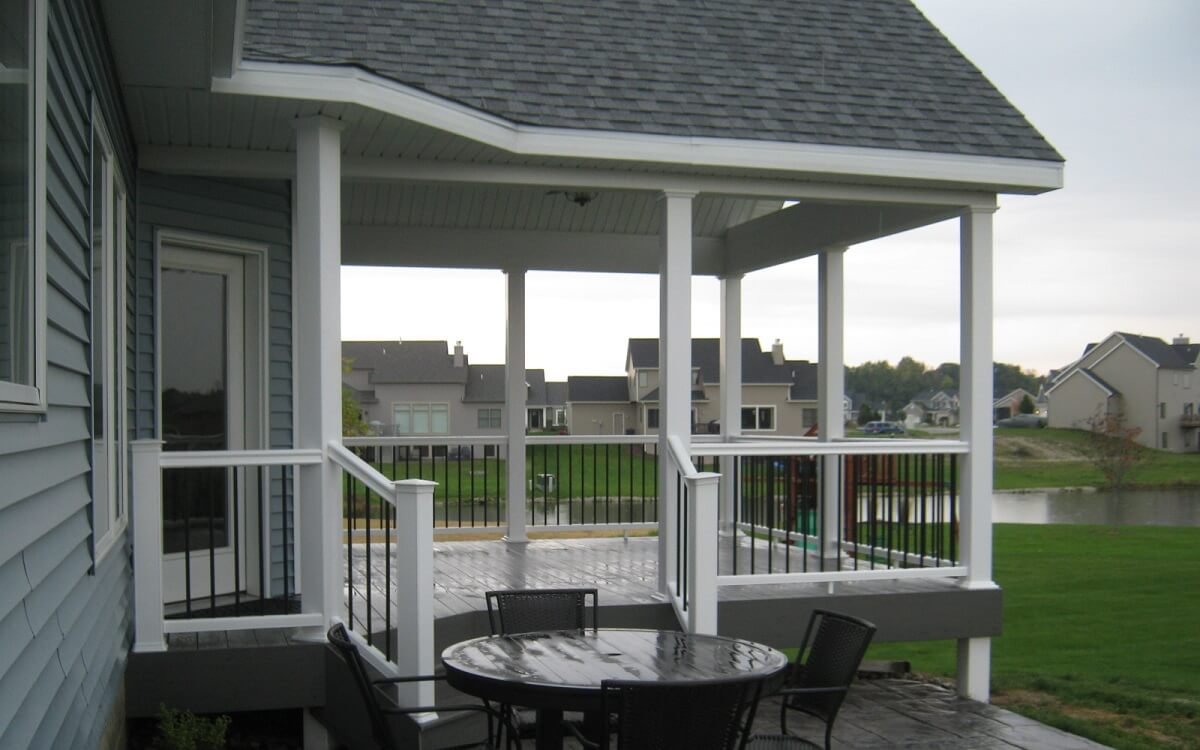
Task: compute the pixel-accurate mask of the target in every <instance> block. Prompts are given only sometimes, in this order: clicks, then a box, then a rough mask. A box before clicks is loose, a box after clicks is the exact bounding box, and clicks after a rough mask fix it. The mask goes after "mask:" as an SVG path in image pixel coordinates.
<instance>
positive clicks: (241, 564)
mask: <svg viewBox="0 0 1200 750" xmlns="http://www.w3.org/2000/svg"><path fill="white" fill-rule="evenodd" d="M132 457H133V458H132V466H131V472H132V490H133V497H134V498H135V502H134V517H133V547H134V556H133V566H134V613H135V614H134V623H135V640H134V647H133V648H134V650H135V651H139V652H140V651H164V650H166V647H167V646H166V639H165V635H166V634H170V633H202V632H210V631H217V630H261V629H268V628H299V627H314V626H320V625H322V624H323V620H322V614H321V613H319V612H317V613H303V614H289V613H285V614H253V611H254V609H255V606H254V605H255V603H258V604H262V603H263V602H264V600H265V598H267V597H269V596H270V591H269V590H268V589H269V588H270V584H269V583H267V584H263V583H261V581H262V580H263V578H264V577H267V574H266V569H267V568H268V567H269V550H270V547H271V544H272V540H271V535H270V524H269V523H266V522H264V521H263V520H261V519H262V518H263V517H264V516H267V517H269V514H270V512H271V506H270V504H271V501H272V497H273V491H272V487H271V478H270V477H269V475H267V476H265V477H264V475H263V472H262V471H261V469H263V468H268V467H281V468H283V469H290V471H288V472H287V474H285V475H283V476H282V477H281V479H280V485H281V487H282V490H283V492H284V493H285V494H284V497H283V498H282V502H281V503H280V505H281V512H283V513H284V514H285V517H286V506H287V503H286V496H287V492H288V490H287V485H288V483H289V482H294V481H295V480H296V474H297V473H298V472H297V469H298V467H300V466H306V465H312V464H319V463H321V462H322V461H323V460H324V459H323V456H322V455H321V451H319V450H252V451H189V452H164V451H163V450H162V443H161V442H159V441H157V440H139V441H135V442H134V443H133V445H132ZM184 469H193V470H195V469H225V470H227V471H226V472H225V474H224V475H223V476H222V478H221V479H220V481H221V482H222V483H225V484H226V487H227V490H226V491H227V493H228V494H227V495H224V496H223V497H224V498H226V499H227V501H228V504H227V508H228V511H229V512H231V514H230V515H227V516H226V518H225V521H224V523H225V529H224V532H223V534H224V538H225V540H226V541H227V542H228V544H227V545H222V548H221V550H220V551H219V550H218V548H217V547H216V546H215V539H216V537H215V536H214V535H213V534H212V533H211V531H209V533H208V535H207V539H208V542H209V543H208V545H207V546H206V547H204V548H197V549H196V550H194V551H193V550H190V549H188V548H187V547H185V551H184V552H182V553H172V554H170V555H167V554H165V552H164V548H163V472H164V471H170V470H184ZM249 469H259V471H258V472H257V474H258V476H257V481H254V477H250V476H247V474H248V473H249V472H248V471H247V470H249ZM292 496H293V497H294V496H295V495H294V493H292ZM255 506H256V507H255ZM251 510H253V511H254V512H253V513H251ZM183 513H184V515H185V518H186V517H187V515H188V513H189V509H186V508H185V509H184V511H183ZM290 520H291V524H290V525H291V528H295V519H294V516H293V518H292V519H290ZM252 521H253V522H252ZM247 527H249V529H247ZM184 537H185V538H188V537H190V533H189V532H187V531H185V532H184ZM281 543H282V544H283V545H284V546H285V547H287V540H282V541H281ZM226 547H227V548H228V550H227V551H225V548H226ZM287 549H288V550H289V551H290V552H291V555H292V558H291V559H292V561H293V562H294V563H295V564H294V576H295V578H294V580H295V583H294V588H292V591H293V592H294V591H298V588H299V585H300V581H299V570H300V565H299V561H298V559H297V557H298V555H299V554H300V547H299V545H294V546H291V547H287ZM251 552H253V556H251V555H250V553H251ZM218 554H221V555H222V556H223V558H232V565H231V566H230V565H229V564H228V560H226V561H225V562H223V566H224V567H229V570H230V572H229V573H228V575H229V576H231V577H232V583H231V584H227V585H225V588H229V589H230V593H229V594H225V593H221V594H219V595H218V593H217V592H218V588H220V587H221V586H222V584H219V583H218V582H217V580H216V578H217V576H218V575H224V574H218V573H217V556H218ZM193 557H195V558H196V559H195V560H194V561H193ZM254 563H257V575H252V576H247V575H246V574H245V573H244V572H243V568H246V567H248V566H251V565H252V564H254ZM168 564H170V565H172V566H174V567H173V568H172V569H171V572H172V574H171V575H170V576H169V578H170V582H171V583H172V589H174V588H176V586H175V584H174V581H176V580H180V579H181V580H182V581H183V583H182V585H183V588H184V590H185V592H188V593H186V594H185V596H184V600H185V607H186V608H187V609H190V608H191V607H192V606H193V605H194V604H195V605H201V606H200V608H199V609H198V612H199V613H201V614H203V613H205V612H208V613H209V616H197V617H188V618H175V617H172V618H168V617H167V616H166V611H165V609H164V604H163V602H164V588H165V587H164V573H165V572H166V569H167V567H168ZM193 565H195V566H197V567H201V566H207V568H208V571H209V579H208V580H207V581H203V570H201V571H200V574H199V576H197V575H194V574H193V570H192V566H193ZM175 568H182V570H183V574H182V576H180V575H178V574H177V573H176V572H175ZM289 572H292V571H288V570H285V571H284V572H283V575H284V581H285V584H284V585H285V591H286V589H287V587H288V586H289V585H290V584H289V583H288V575H289ZM251 578H258V579H259V581H260V583H258V585H257V586H254V585H253V584H254V581H252V580H250V579H251ZM193 583H195V584H196V585H197V587H198V588H203V586H204V585H206V586H207V590H206V593H204V594H202V595H200V596H196V597H193V596H191V595H190V592H191V587H192V586H193ZM250 589H257V590H253V591H251V590H250ZM167 593H168V594H169V596H171V598H173V599H174V598H178V597H179V593H178V592H177V591H174V590H171V591H168V592H167ZM243 596H245V597H247V598H245V599H243ZM230 598H232V600H233V609H234V611H235V612H239V610H241V609H242V608H243V607H244V608H245V613H244V614H242V613H241V612H239V613H238V615H237V616H233V617H228V616H219V615H216V614H215V612H216V611H220V610H218V608H217V607H215V606H213V605H215V604H216V603H217V602H218V601H220V602H221V604H222V605H224V606H222V607H221V608H220V609H221V610H224V609H229V606H228V601H229V600H230ZM286 598H287V597H286V595H285V599H286ZM204 604H207V605H208V607H207V609H205V608H203V606H202V605H204ZM260 611H261V610H260Z"/></svg>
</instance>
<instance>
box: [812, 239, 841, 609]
mask: <svg viewBox="0 0 1200 750" xmlns="http://www.w3.org/2000/svg"><path fill="white" fill-rule="evenodd" d="M845 260H846V248H844V247H837V248H829V249H827V250H823V251H822V252H821V254H820V256H819V257H818V259H817V274H818V285H819V287H820V288H819V291H818V312H817V325H818V333H817V439H818V440H820V441H821V442H823V443H832V442H835V441H837V440H841V439H842V438H843V437H845V436H846V414H845V406H844V403H843V394H845V392H846V365H845V362H846V346H845V338H846V316H845V278H846V277H845V271H844V269H845ZM821 462H822V463H821V537H822V539H823V540H824V542H823V544H822V545H821V567H822V569H824V570H838V569H839V568H840V566H841V549H840V548H839V545H838V539H839V537H840V536H841V535H840V534H839V529H838V518H839V513H838V504H839V503H840V502H842V498H841V496H840V491H839V490H840V488H841V486H842V484H841V482H839V481H838V479H839V475H840V473H841V466H840V464H841V462H840V460H839V457H838V456H834V455H829V456H824V457H822V459H821ZM831 588H832V585H831Z"/></svg>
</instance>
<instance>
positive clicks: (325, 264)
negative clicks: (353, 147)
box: [293, 116, 343, 638]
mask: <svg viewBox="0 0 1200 750" xmlns="http://www.w3.org/2000/svg"><path fill="white" fill-rule="evenodd" d="M341 129H342V126H341V123H340V122H338V121H337V120H334V119H331V118H328V117H323V116H315V117H307V118H304V119H301V120H297V121H296V186H295V189H296V205H295V208H294V209H293V216H294V218H293V220H294V222H295V237H296V239H295V248H294V250H293V253H294V255H293V263H294V268H295V277H296V299H297V300H299V304H297V305H296V307H295V325H296V331H297V336H296V389H297V396H298V398H297V402H298V403H300V404H303V405H304V408H302V409H300V410H299V413H298V414H297V415H296V427H297V429H296V447H298V448H319V449H321V450H323V451H324V450H326V446H328V444H329V443H330V442H333V441H340V440H341V436H342V413H341V403H342V358H341V348H342V345H341V270H342V269H341V263H342V226H341V224H342V206H341V186H342V152H341ZM297 489H298V494H299V497H298V501H299V503H300V523H299V526H300V528H299V531H300V535H299V540H298V541H299V545H300V547H301V549H303V550H304V554H303V555H302V556H301V558H300V586H301V587H302V595H301V598H300V606H301V611H303V612H305V613H308V612H319V613H321V614H322V623H323V624H322V625H321V627H320V629H319V630H314V631H312V632H311V633H310V635H312V636H314V637H321V638H323V637H324V635H325V630H326V629H327V628H328V627H329V625H330V622H331V620H332V618H333V617H334V615H340V614H341V613H342V610H343V603H342V601H341V584H342V571H341V565H340V564H339V557H338V542H339V538H340V536H341V535H340V529H339V526H340V524H341V508H340V502H339V500H340V498H341V487H340V484H339V482H338V474H337V471H336V470H335V467H334V465H333V463H332V462H331V461H329V460H326V461H323V462H322V463H320V464H314V465H309V466H301V467H300V470H299V482H298V483H297Z"/></svg>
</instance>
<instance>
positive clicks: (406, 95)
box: [212, 61, 1063, 193]
mask: <svg viewBox="0 0 1200 750" xmlns="http://www.w3.org/2000/svg"><path fill="white" fill-rule="evenodd" d="M212 91H213V92H214V93H217V94H231V95H242V96H265V97H274V98H283V99H303V100H311V101H328V102H341V103H345V104H358V105H361V106H364V107H368V108H370V109H374V110H377V111H380V112H384V113H387V114H391V115H394V116H396V117H402V118H404V119H406V120H412V121H414V122H419V123H422V124H424V125H428V126H430V127H434V128H437V129H439V130H444V131H446V132H448V133H453V134H455V135H459V136H462V137H464V138H469V139H471V140H474V141H478V142H480V143H485V144H488V145H491V146H495V147H497V148H501V149H504V150H505V151H508V152H510V153H514V154H522V155H527V156H554V157H566V158H576V159H620V160H633V161H645V162H655V163H660V164H686V165H693V166H695V165H703V166H711V167H723V168H741V169H768V170H778V171H785V172H807V173H819V174H826V175H838V176H844V177H850V176H854V177H867V178H872V177H873V178H887V179H902V180H929V181H936V182H948V183H955V184H961V185H978V186H986V187H987V188H988V189H989V190H991V189H1000V188H1003V189H1004V190H1005V191H1008V190H1011V191H1013V192H1020V193H1040V192H1045V191H1047V190H1056V189H1058V188H1060V187H1062V184H1063V181H1062V171H1063V165H1062V164H1061V163H1060V162H1050V161H1038V160H1033V159H1012V158H1001V157H983V156H962V155H954V154H938V153H923V152H917V151H904V150H900V149H873V148H862V147H851V146H826V145H816V144H798V143H776V142H769V141H754V140H745V139H736V138H710V137H686V136H663V135H645V134H640V133H619V132H607V131H590V130H576V129H568V128H548V127H535V126H529V125H521V124H517V123H512V122H509V121H508V120H505V119H503V118H500V117H497V116H495V115H491V114H488V113H485V112H481V111H479V110H476V109H472V108H470V107H466V106H464V105H462V104H458V103H456V102H452V101H449V100H447V99H443V98H441V97H437V96H434V95H432V94H429V93H426V92H424V91H420V90H418V89H415V88H412V87H410V86H405V85H403V84H400V83H397V82H395V81H392V80H390V79H387V78H384V77H382V76H378V75H375V74H373V73H368V72H366V71H364V70H360V69H358V68H353V67H348V66H345V67H337V66H323V65H308V64H291V63H267V62H253V61H242V62H241V64H240V66H239V68H238V70H237V71H236V72H235V73H234V75H233V76H232V77H231V78H214V79H213V81H212Z"/></svg>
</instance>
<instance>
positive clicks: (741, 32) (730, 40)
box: [242, 0, 1062, 162]
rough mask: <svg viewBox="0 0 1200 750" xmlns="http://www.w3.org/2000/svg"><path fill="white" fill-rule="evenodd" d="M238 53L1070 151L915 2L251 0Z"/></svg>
mask: <svg viewBox="0 0 1200 750" xmlns="http://www.w3.org/2000/svg"><path fill="white" fill-rule="evenodd" d="M242 57H243V59H246V60H256V61H266V62H275V63H302V64H318V65H334V66H354V67H358V68H361V69H364V70H367V71H370V72H372V73H375V74H377V75H379V76H382V77H384V78H387V79H390V80H392V81H395V82H397V83H400V84H403V85H405V86H409V87H412V88H415V89H418V90H420V91H424V92H427V93H429V94H432V95H434V96H437V97H441V98H443V99H446V100H449V101H452V102H456V103H459V104H462V105H465V106H467V107H470V108H473V109H475V110H478V111H480V112H484V113H488V114H491V115H494V116H498V117H501V118H503V119H505V120H507V121H509V122H512V123H518V124H527V125H534V126H541V127H547V128H566V129H587V130H603V131H614V132H624V133H637V134H648V135H671V136H687V137H714V138H733V139H753V140H759V141H772V142H788V143H803V144H822V145H833V146H854V147H868V148H886V149H902V150H908V151H922V152H939V153H951V154H964V155H976V156H989V157H1013V158H1020V159H1035V160H1041V161H1055V162H1057V161H1061V160H1062V158H1061V157H1060V156H1059V154H1058V153H1057V152H1056V151H1055V150H1054V148H1053V147H1052V146H1051V145H1050V144H1049V143H1047V142H1046V140H1045V139H1044V138H1043V137H1042V136H1041V135H1040V134H1039V133H1038V132H1037V131H1036V130H1035V129H1034V128H1033V126H1031V125H1030V124H1029V123H1028V122H1027V121H1026V120H1025V118H1024V116H1023V115H1022V114H1021V113H1020V112H1019V111H1017V109H1016V108H1015V107H1013V106H1012V104H1010V103H1009V102H1008V101H1007V100H1006V99H1005V98H1004V96H1003V95H1002V94H1000V92H999V91H997V90H996V88H995V87H994V86H993V85H992V84H991V83H990V82H989V81H988V80H987V79H986V78H985V77H984V76H983V75H982V74H981V73H980V72H979V70H978V69H976V68H975V66H974V65H973V64H972V63H971V62H970V61H969V60H967V58H966V57H964V56H963V55H962V53H960V52H959V51H958V50H957V49H956V48H955V47H954V46H953V45H952V44H951V43H950V42H949V41H948V40H947V39H946V38H945V37H944V36H943V35H942V34H941V32H939V31H938V30H937V28H935V27H934V26H933V25H932V24H931V23H930V22H929V21H928V20H927V19H926V18H925V17H924V16H922V15H921V13H920V11H918V10H917V9H916V8H915V7H914V6H913V5H912V3H911V2H910V1H909V0H793V2H789V3H780V2H778V1H777V0H739V2H737V3H691V2H682V1H681V0H642V2H638V3H629V2H625V1H624V0H555V1H554V2H550V1H548V0H505V2H501V3H496V2H491V1H490V0H461V1H460V2H443V3H434V2H428V0H251V2H250V3H249V6H248V9H247V11H246V17H245V26H244V45H243V49H242Z"/></svg>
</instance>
